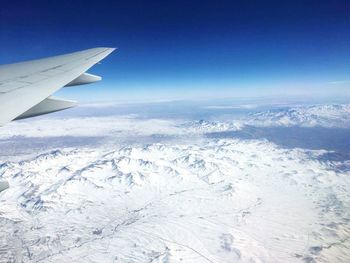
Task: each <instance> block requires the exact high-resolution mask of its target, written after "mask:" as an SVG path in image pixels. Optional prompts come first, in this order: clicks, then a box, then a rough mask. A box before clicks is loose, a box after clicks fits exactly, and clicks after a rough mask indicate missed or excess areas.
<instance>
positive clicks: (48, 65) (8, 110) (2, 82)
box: [0, 48, 114, 126]
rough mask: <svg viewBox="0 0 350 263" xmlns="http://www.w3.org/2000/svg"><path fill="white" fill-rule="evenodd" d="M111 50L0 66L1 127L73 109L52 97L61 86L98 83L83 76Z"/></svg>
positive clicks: (64, 101) (100, 49) (94, 49)
mask: <svg viewBox="0 0 350 263" xmlns="http://www.w3.org/2000/svg"><path fill="white" fill-rule="evenodd" d="M113 51H114V48H93V49H87V50H83V51H79V52H75V53H71V54H67V55H61V56H55V57H50V58H44V59H38V60H32V61H27V62H22V63H15V64H9V65H2V66H0V126H2V125H4V124H6V123H8V122H10V121H12V120H15V119H23V118H29V117H33V116H38V115H42V114H46V113H50V112H55V111H59V110H63V109H67V108H70V107H73V106H75V102H74V101H68V100H62V99H59V98H55V97H51V95H52V94H53V93H55V92H56V91H57V90H59V89H60V88H62V87H64V86H75V85H82V84H88V83H92V82H96V81H98V80H101V78H100V77H99V76H95V75H92V74H88V73H86V71H87V70H88V69H89V68H91V67H92V66H93V65H95V64H96V63H98V62H99V61H101V60H102V59H104V58H105V57H106V56H108V55H109V54H110V53H111V52H113Z"/></svg>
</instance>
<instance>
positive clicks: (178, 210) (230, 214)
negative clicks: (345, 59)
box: [0, 105, 350, 262]
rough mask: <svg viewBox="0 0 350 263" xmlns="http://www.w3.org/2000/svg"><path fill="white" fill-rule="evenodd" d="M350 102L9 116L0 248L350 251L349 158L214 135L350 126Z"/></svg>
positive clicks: (165, 255)
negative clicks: (226, 110)
mask: <svg viewBox="0 0 350 263" xmlns="http://www.w3.org/2000/svg"><path fill="white" fill-rule="evenodd" d="M347 112H349V106H346V105H323V106H308V107H294V108H289V109H284V110H271V111H267V112H263V113H258V114H256V113H252V114H249V115H247V116H244V117H242V118H239V119H231V120H228V121H207V120H199V121H197V120H187V119H183V118H172V119H157V118H138V117H137V116H131V115H127V116H101V117H85V118H82V119H80V118H79V117H76V116H71V117H64V118H58V117H57V118H52V119H50V118H47V119H45V118H43V119H40V118H39V119H36V120H35V119H34V120H31V122H27V121H22V122H14V123H12V124H11V125H9V126H6V127H4V128H2V129H1V130H0V158H1V161H0V180H7V181H9V183H10V188H9V189H8V190H6V191H5V192H2V193H1V194H0V262H350V239H349V234H350V224H349V222H350V210H349V207H350V195H349V189H350V161H349V158H347V157H346V156H345V157H343V155H342V154H343V153H337V152H332V151H326V150H324V149H319V150H308V149H302V148H293V147H288V148H283V147H282V146H281V145H277V144H275V143H272V142H271V140H270V141H269V140H267V139H266V138H261V139H249V140H243V139H240V138H239V137H234V136H232V137H223V138H221V137H220V136H218V137H215V136H213V137H208V136H206V134H208V133H218V134H220V132H225V131H240V130H242V129H244V126H245V125H252V126H254V125H255V127H256V129H259V126H264V125H265V126H264V127H269V126H283V127H289V126H295V125H296V126H302V127H304V126H307V127H312V126H313V125H314V126H323V127H344V128H346V127H348V126H346V124H347V120H348V118H349V116H348V114H347ZM208 119H209V118H208ZM210 119H213V118H210ZM286 120H287V121H286ZM332 123H333V124H334V126H333V124H332ZM310 124H312V125H310ZM330 124H332V125H330ZM327 125H328V126H327ZM315 136H317V134H315ZM96 138H97V139H96ZM219 138H221V139H219ZM94 140H96V141H97V142H96V143H95V142H94ZM71 141H74V142H75V141H79V143H80V144H79V146H76V144H72V143H71ZM36 143H38V144H39V146H37V145H36ZM61 143H62V145H60V144H61ZM34 146H35V147H34ZM334 155H340V156H341V158H331V157H330V156H333V157H334Z"/></svg>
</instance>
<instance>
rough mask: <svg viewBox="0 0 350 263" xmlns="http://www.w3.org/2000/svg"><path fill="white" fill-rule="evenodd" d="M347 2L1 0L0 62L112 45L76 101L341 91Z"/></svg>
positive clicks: (348, 37)
mask: <svg viewBox="0 0 350 263" xmlns="http://www.w3.org/2000/svg"><path fill="white" fill-rule="evenodd" d="M349 14H350V3H349V2H348V1H331V0H330V1H190V0H189V1H127V2H126V1H103V0H100V1H2V5H1V7H0V25H1V26H0V41H1V51H0V62H1V63H2V64H3V63H10V62H16V61H21V60H27V59H35V58H39V57H43V56H50V55H56V54H62V53H67V52H72V51H77V50H81V49H85V48H91V47H97V46H110V47H118V51H117V52H116V53H114V54H113V55H112V56H110V57H109V58H107V59H106V60H105V61H104V62H103V64H102V65H98V66H96V67H94V68H93V69H92V70H91V72H92V73H96V74H100V75H102V76H103V77H104V80H103V81H102V82H101V83H99V84H94V85H90V86H82V87H79V88H70V89H64V90H63V91H61V92H59V93H60V95H62V96H65V97H69V98H73V99H77V100H82V101H93V100H109V101H110V100H158V99H159V100H160V99H182V98H191V99H196V98H227V97H250V96H252V97H255V96H277V97H278V96H302V97H303V96H310V97H317V96H321V97H322V96H323V97H344V96H345V97H349V96H350V76H349V73H350V48H349V47H350V16H349Z"/></svg>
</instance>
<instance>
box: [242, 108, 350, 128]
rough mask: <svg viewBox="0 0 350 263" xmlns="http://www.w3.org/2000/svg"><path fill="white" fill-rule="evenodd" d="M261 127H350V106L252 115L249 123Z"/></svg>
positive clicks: (297, 109)
mask: <svg viewBox="0 0 350 263" xmlns="http://www.w3.org/2000/svg"><path fill="white" fill-rule="evenodd" d="M247 123H248V124H251V125H259V126H287V127H290V126H302V127H315V126H321V127H339V128H349V127H350V105H349V104H335V105H332V104H328V105H314V106H300V107H292V108H288V109H281V110H269V111H265V112H259V113H256V114H252V115H250V118H249V119H248V121H247Z"/></svg>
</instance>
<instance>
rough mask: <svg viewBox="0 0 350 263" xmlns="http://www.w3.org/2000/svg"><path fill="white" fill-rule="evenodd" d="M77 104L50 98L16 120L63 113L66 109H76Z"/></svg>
mask: <svg viewBox="0 0 350 263" xmlns="http://www.w3.org/2000/svg"><path fill="white" fill-rule="evenodd" d="M76 105H77V102H75V101H72V100H63V99H59V98H55V97H48V98H46V99H45V100H43V101H42V102H40V103H39V104H37V105H35V106H34V107H32V108H30V109H29V110H27V111H26V112H24V113H23V114H21V115H20V116H18V117H17V118H16V119H15V120H20V119H26V118H31V117H35V116H39V115H44V114H48V113H52V112H56V111H61V110H65V109H69V108H72V107H75V106H76Z"/></svg>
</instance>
